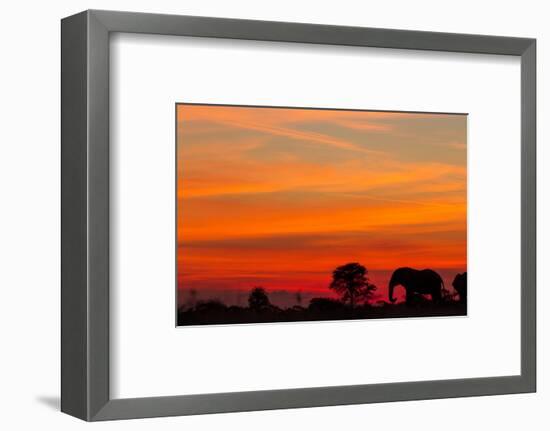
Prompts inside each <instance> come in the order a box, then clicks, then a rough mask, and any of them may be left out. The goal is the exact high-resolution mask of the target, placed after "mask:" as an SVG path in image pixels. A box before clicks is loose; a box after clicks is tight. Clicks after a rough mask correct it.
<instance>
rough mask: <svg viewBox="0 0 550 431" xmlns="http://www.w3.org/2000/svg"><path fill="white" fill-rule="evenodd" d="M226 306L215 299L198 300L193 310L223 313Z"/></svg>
mask: <svg viewBox="0 0 550 431" xmlns="http://www.w3.org/2000/svg"><path fill="white" fill-rule="evenodd" d="M226 309H227V307H226V306H225V304H223V303H222V302H221V301H219V300H217V299H211V300H209V301H199V302H197V304H196V305H195V311H196V312H199V313H223V312H224V311H225V310H226Z"/></svg>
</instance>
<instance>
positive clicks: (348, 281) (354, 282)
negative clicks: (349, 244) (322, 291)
mask: <svg viewBox="0 0 550 431" xmlns="http://www.w3.org/2000/svg"><path fill="white" fill-rule="evenodd" d="M329 288H330V289H332V290H334V291H336V292H337V293H339V294H340V295H341V297H342V301H343V302H349V305H350V306H351V308H353V307H355V304H356V302H357V301H360V300H363V301H368V300H369V298H370V297H371V296H372V294H373V293H374V291H375V290H376V286H375V285H374V284H371V283H369V279H368V278H367V268H365V267H364V266H363V265H361V264H360V263H357V262H353V263H347V264H345V265H342V266H339V267H338V268H336V269H335V270H334V271H333V272H332V283H330V286H329Z"/></svg>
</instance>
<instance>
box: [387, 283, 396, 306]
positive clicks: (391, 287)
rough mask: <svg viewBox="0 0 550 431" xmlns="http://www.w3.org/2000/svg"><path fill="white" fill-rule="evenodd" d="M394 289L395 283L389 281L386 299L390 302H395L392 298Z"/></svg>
mask: <svg viewBox="0 0 550 431" xmlns="http://www.w3.org/2000/svg"><path fill="white" fill-rule="evenodd" d="M394 287H395V283H394V281H393V279H392V280H391V281H390V285H389V286H388V299H389V300H390V302H395V298H394V297H393V288H394Z"/></svg>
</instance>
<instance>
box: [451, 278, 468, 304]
mask: <svg viewBox="0 0 550 431" xmlns="http://www.w3.org/2000/svg"><path fill="white" fill-rule="evenodd" d="M453 287H454V289H455V290H456V293H458V301H459V302H460V303H463V304H465V303H466V296H467V293H468V289H467V281H466V273H465V272H463V273H462V274H457V275H456V277H455V279H454V280H453Z"/></svg>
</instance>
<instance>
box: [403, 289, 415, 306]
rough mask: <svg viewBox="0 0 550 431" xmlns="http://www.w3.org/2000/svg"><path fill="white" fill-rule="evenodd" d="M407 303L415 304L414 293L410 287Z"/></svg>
mask: <svg viewBox="0 0 550 431" xmlns="http://www.w3.org/2000/svg"><path fill="white" fill-rule="evenodd" d="M405 303H406V304H407V305H413V303H414V294H413V293H412V292H411V291H409V289H407V296H406V298H405Z"/></svg>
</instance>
